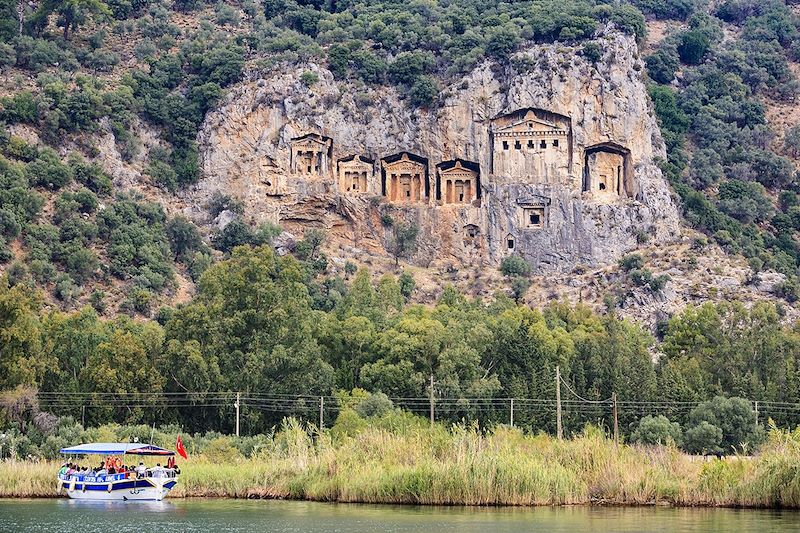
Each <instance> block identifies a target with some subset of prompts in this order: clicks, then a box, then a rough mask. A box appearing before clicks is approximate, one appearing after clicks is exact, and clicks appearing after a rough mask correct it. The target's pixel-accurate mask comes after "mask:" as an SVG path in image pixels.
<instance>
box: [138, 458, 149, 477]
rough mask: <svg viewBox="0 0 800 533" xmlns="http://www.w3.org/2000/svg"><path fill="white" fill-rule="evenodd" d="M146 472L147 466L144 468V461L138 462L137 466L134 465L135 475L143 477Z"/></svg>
mask: <svg viewBox="0 0 800 533" xmlns="http://www.w3.org/2000/svg"><path fill="white" fill-rule="evenodd" d="M146 474H147V468H145V466H144V463H142V462H139V466H137V467H136V476H137V477H139V478H143V477H145V475H146Z"/></svg>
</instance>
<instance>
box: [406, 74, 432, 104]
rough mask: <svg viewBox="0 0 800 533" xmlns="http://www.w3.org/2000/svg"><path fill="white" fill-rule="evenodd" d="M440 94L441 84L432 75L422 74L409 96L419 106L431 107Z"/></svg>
mask: <svg viewBox="0 0 800 533" xmlns="http://www.w3.org/2000/svg"><path fill="white" fill-rule="evenodd" d="M438 94H439V85H438V83H436V80H435V79H433V78H432V77H431V76H420V77H418V78H417V81H415V82H414V85H412V86H411V91H410V93H409V97H410V98H411V103H412V104H413V105H415V106H417V107H430V106H431V105H432V104H433V103H434V100H435V99H436V97H437V96H438Z"/></svg>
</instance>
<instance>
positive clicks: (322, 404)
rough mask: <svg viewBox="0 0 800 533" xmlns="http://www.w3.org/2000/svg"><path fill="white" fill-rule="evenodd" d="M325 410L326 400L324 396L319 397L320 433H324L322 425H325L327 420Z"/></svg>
mask: <svg viewBox="0 0 800 533" xmlns="http://www.w3.org/2000/svg"><path fill="white" fill-rule="evenodd" d="M324 410H325V398H324V397H323V396H320V397H319V432H320V433H322V424H324V423H325V419H324V418H323V415H322V412H323V411H324Z"/></svg>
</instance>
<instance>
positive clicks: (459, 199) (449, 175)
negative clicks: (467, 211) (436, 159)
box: [436, 159, 482, 207]
mask: <svg viewBox="0 0 800 533" xmlns="http://www.w3.org/2000/svg"><path fill="white" fill-rule="evenodd" d="M436 170H437V174H436V199H437V200H438V201H439V202H440V203H441V204H444V205H452V204H455V205H470V204H473V205H476V206H478V207H479V206H480V199H481V195H482V193H481V182H480V165H479V164H478V163H474V162H472V161H464V160H463V159H456V160H453V161H444V162H442V163H439V164H438V165H436Z"/></svg>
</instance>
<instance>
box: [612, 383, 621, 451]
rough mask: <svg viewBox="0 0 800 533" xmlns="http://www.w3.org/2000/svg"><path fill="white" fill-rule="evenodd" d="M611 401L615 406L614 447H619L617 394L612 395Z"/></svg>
mask: <svg viewBox="0 0 800 533" xmlns="http://www.w3.org/2000/svg"><path fill="white" fill-rule="evenodd" d="M611 401H612V402H613V404H614V446H619V419H618V418H617V393H616V392H612V393H611Z"/></svg>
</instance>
